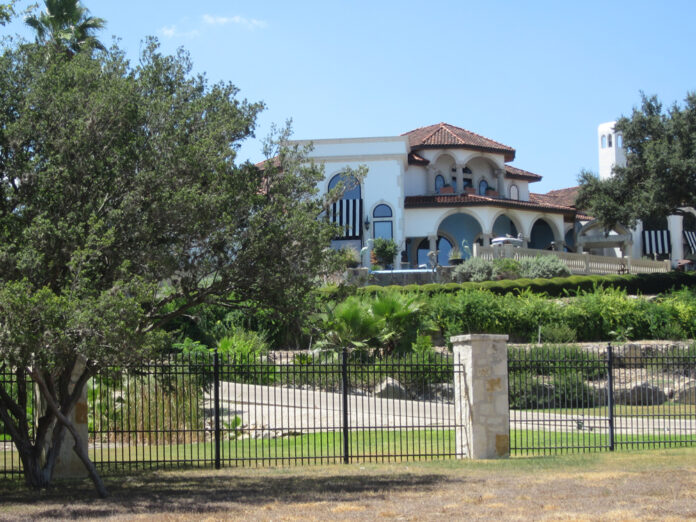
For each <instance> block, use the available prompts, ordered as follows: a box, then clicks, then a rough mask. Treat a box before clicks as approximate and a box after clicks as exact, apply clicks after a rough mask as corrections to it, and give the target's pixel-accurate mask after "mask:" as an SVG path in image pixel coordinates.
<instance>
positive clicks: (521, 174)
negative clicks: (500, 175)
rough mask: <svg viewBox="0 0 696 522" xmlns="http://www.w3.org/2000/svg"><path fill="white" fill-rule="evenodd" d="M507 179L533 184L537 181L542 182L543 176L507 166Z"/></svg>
mask: <svg viewBox="0 0 696 522" xmlns="http://www.w3.org/2000/svg"><path fill="white" fill-rule="evenodd" d="M505 177H506V178H509V179H522V180H525V181H530V182H532V183H534V182H535V181H541V176H540V175H539V174H534V173H533V172H528V171H526V170H522V169H518V168H517V167H513V166H512V165H505Z"/></svg>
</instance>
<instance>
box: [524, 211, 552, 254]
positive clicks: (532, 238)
mask: <svg viewBox="0 0 696 522" xmlns="http://www.w3.org/2000/svg"><path fill="white" fill-rule="evenodd" d="M553 240H554V235H553V229H552V228H551V225H549V224H548V222H547V221H546V220H545V219H543V218H540V219H537V220H536V222H535V223H534V226H533V227H532V233H531V234H530V235H529V248H535V249H537V250H547V249H549V248H551V242H552V241H553Z"/></svg>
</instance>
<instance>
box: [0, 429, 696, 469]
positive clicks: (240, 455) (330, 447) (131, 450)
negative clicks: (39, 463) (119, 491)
mask: <svg viewBox="0 0 696 522" xmlns="http://www.w3.org/2000/svg"><path fill="white" fill-rule="evenodd" d="M510 435H511V438H510V443H511V444H510V446H511V449H512V454H513V456H539V455H551V454H561V453H580V452H589V451H602V450H608V448H609V436H608V435H607V434H600V433H597V432H596V431H587V430H583V431H571V432H554V431H531V430H513V431H512V432H511V434H510ZM683 446H696V434H690V435H681V436H679V435H669V434H664V435H617V436H616V438H615V449H616V450H617V451H620V450H626V449H633V448H640V449H651V448H666V447H683ZM220 449H221V460H222V465H223V466H225V467H230V466H251V467H257V466H264V465H270V466H284V465H298V464H303V463H321V464H332V463H340V462H342V460H343V437H342V434H341V432H337V431H336V432H322V433H312V434H306V435H299V436H291V437H283V438H276V439H251V438H248V439H238V440H226V441H222V443H221V448H220ZM349 452H350V455H351V462H396V461H402V460H427V459H431V458H443V457H444V458H446V457H454V453H455V433H454V430H452V429H448V430H416V431H406V430H404V431H388V430H370V431H358V432H353V433H351V440H350V448H349ZM90 457H91V458H92V459H93V460H94V461H95V462H96V463H98V464H99V465H100V467H102V468H112V469H119V468H125V467H131V466H132V465H134V464H135V465H137V467H142V468H151V467H176V466H177V465H179V466H205V467H209V466H211V465H212V463H213V462H214V445H213V443H212V442H205V443H190V444H160V445H140V446H129V445H119V446H116V445H103V446H102V447H99V448H96V449H92V450H90ZM136 463H137V464H136ZM18 466H19V459H18V458H17V455H16V453H15V452H0V470H1V469H3V468H4V469H18Z"/></svg>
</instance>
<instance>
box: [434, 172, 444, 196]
mask: <svg viewBox="0 0 696 522" xmlns="http://www.w3.org/2000/svg"><path fill="white" fill-rule="evenodd" d="M444 186H445V178H444V177H443V176H442V175H440V174H438V175H437V176H435V193H436V194H439V193H440V190H442V187H444Z"/></svg>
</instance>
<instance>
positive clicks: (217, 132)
mask: <svg viewBox="0 0 696 522" xmlns="http://www.w3.org/2000/svg"><path fill="white" fill-rule="evenodd" d="M47 53H49V56H48V57H49V59H48V60H47V59H46V55H47ZM0 92H2V93H3V96H0V371H5V372H8V371H9V372H13V373H14V376H15V379H16V382H17V383H18V384H17V385H16V387H14V388H12V387H8V386H5V385H3V386H0V421H1V424H2V425H4V430H5V431H6V432H7V433H9V434H10V436H11V438H12V441H13V443H14V444H15V446H16V448H17V450H18V452H19V455H20V458H21V460H22V464H23V468H24V473H25V478H26V481H27V483H28V484H29V485H30V486H32V487H37V488H39V487H44V486H46V485H47V484H49V483H50V482H51V478H52V474H53V469H54V465H55V460H56V457H57V455H58V452H59V450H60V447H61V444H62V441H63V438H64V435H65V432H66V430H67V431H70V432H71V433H72V434H73V436H74V437H75V438H76V440H77V441H78V443H77V444H76V445H75V451H76V452H77V453H78V455H79V456H80V458H81V459H82V460H83V462H84V463H85V466H86V467H87V469H88V471H89V473H90V476H91V478H92V480H93V481H94V483H95V485H96V487H97V489H98V491H99V493H100V494H101V495H105V494H106V491H105V489H104V486H103V483H102V481H101V479H100V477H99V475H98V473H97V471H96V469H95V467H94V466H93V465H92V463H91V462H90V461H89V458H88V456H87V455H86V454H85V452H84V451H82V449H81V448H82V444H81V442H84V441H80V440H79V434H78V433H77V432H76V430H75V426H74V425H73V423H72V422H71V420H70V412H71V411H72V410H73V408H74V406H75V404H76V401H77V400H78V397H79V391H80V388H81V387H82V385H84V383H86V382H87V380H88V379H89V378H90V377H91V376H93V375H94V374H95V373H96V372H98V371H99V370H100V369H101V368H104V367H105V366H111V365H116V366H125V365H128V364H131V363H134V362H137V361H142V360H143V359H144V358H147V357H149V356H150V354H151V353H152V352H153V350H156V349H158V348H161V347H163V346H165V345H166V343H168V342H169V339H168V337H167V335H166V334H165V333H164V332H163V329H164V328H165V327H166V326H167V325H168V324H169V323H170V321H173V320H175V319H177V318H178V317H180V316H182V315H183V314H185V313H187V312H188V311H190V310H191V309H192V308H194V307H195V306H197V305H203V304H208V303H217V304H220V305H223V306H226V307H230V308H234V307H239V306H259V307H263V308H264V309H266V310H275V311H276V313H278V314H279V315H280V314H283V313H286V312H287V311H288V310H290V309H291V308H292V307H294V306H296V304H297V303H298V302H300V301H301V299H302V296H304V295H306V294H308V293H310V291H311V289H312V288H313V286H314V285H315V283H316V281H317V279H318V278H319V277H320V276H321V275H322V273H323V270H324V269H325V268H326V267H327V265H328V263H329V261H330V258H331V252H330V251H328V250H327V249H326V246H327V245H328V244H329V241H330V238H331V237H332V236H333V235H334V233H335V230H334V228H333V227H332V226H331V225H330V224H329V223H328V222H326V221H325V220H321V219H317V218H318V216H319V215H320V214H321V213H322V211H323V210H324V209H325V208H326V204H325V202H324V201H322V200H320V199H319V198H318V197H317V188H316V187H317V184H318V182H319V181H320V180H321V179H323V173H322V171H321V169H319V168H317V167H315V166H314V165H313V164H311V163H309V162H307V161H306V158H305V157H304V156H303V151H302V150H299V149H297V148H292V147H288V146H287V145H286V142H285V140H284V139H282V138H284V136H281V139H280V140H275V141H273V142H272V143H271V146H270V148H269V154H273V155H274V156H275V157H276V160H275V161H273V162H268V165H267V167H266V168H265V169H263V170H260V169H259V168H257V167H255V166H254V165H252V164H250V163H248V162H247V163H243V164H240V163H239V162H238V161H237V149H238V147H239V144H240V143H241V141H242V140H244V139H245V138H248V137H250V136H252V135H253V130H254V126H255V121H256V116H257V114H258V112H259V111H260V110H261V109H262V108H263V106H262V104H260V103H249V102H247V101H245V100H240V99H238V98H237V95H238V92H237V89H236V88H235V87H234V86H233V85H231V84H229V83H218V84H215V85H209V84H208V82H207V81H206V79H205V78H204V77H202V76H194V75H192V74H191V63H190V61H189V58H188V56H187V54H186V53H185V52H184V51H180V52H179V53H178V54H177V55H176V56H166V55H163V54H161V53H160V52H159V50H158V45H157V43H156V41H154V40H150V41H148V43H147V45H146V46H145V50H144V52H143V55H142V57H141V60H140V64H139V65H138V66H137V67H132V66H131V65H130V64H129V63H128V62H127V61H126V59H125V58H124V54H123V52H121V51H120V50H118V49H116V48H112V49H111V50H109V51H107V52H103V53H76V54H74V55H71V56H68V55H66V53H65V52H63V50H60V49H55V48H53V47H52V46H48V47H44V46H40V45H37V44H21V45H17V46H14V47H12V48H7V49H5V50H4V52H3V53H2V55H1V56H0ZM71 376H73V378H75V379H76V380H77V386H75V388H74V389H73V390H72V391H71V388H70V386H69V383H70V379H71ZM28 380H29V381H30V382H32V383H33V385H34V386H35V387H38V389H39V390H40V394H41V397H42V402H43V403H44V404H45V405H46V407H45V411H43V412H41V414H40V417H39V418H38V422H37V427H36V432H35V434H34V436H33V437H32V436H31V431H32V425H33V424H34V421H35V419H34V417H33V416H32V414H31V413H30V412H29V410H28V408H29V404H28V403H29V402H30V399H28V397H29V396H30V395H31V387H30V386H28V385H27V384H26V383H27V381H28Z"/></svg>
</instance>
